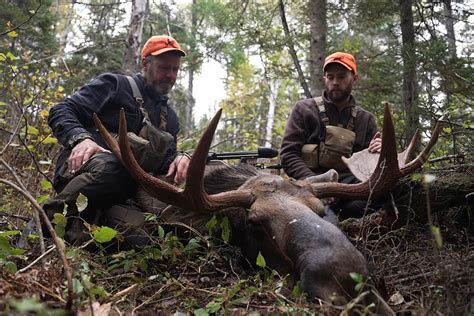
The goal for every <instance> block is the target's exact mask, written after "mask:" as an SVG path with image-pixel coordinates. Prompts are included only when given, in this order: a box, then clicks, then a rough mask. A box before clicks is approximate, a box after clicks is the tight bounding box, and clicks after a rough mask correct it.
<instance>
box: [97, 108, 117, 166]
mask: <svg viewBox="0 0 474 316" xmlns="http://www.w3.org/2000/svg"><path fill="white" fill-rule="evenodd" d="M92 118H93V119H94V124H95V127H96V128H97V129H98V130H99V133H100V135H101V136H102V138H103V139H104V140H105V142H106V143H107V146H109V148H110V150H112V152H113V153H114V155H115V157H117V158H118V159H119V160H120V161H122V155H121V154H120V148H119V145H118V143H117V141H116V140H115V138H113V137H112V135H110V133H109V131H108V130H107V129H106V128H105V127H104V125H102V122H101V121H100V119H99V117H98V116H97V114H96V113H93V114H92Z"/></svg>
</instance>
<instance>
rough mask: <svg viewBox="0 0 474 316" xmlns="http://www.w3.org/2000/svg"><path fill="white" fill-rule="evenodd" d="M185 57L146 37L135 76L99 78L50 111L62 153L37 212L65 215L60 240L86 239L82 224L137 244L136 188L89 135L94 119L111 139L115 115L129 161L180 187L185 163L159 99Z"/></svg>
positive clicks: (172, 119)
mask: <svg viewBox="0 0 474 316" xmlns="http://www.w3.org/2000/svg"><path fill="white" fill-rule="evenodd" d="M185 55H186V54H185V52H184V51H183V50H182V49H181V47H180V45H179V43H178V42H177V41H176V40H175V39H174V38H172V37H170V36H166V35H159V36H153V37H151V38H150V39H148V41H147V42H146V43H145V45H144V47H143V49H142V53H141V61H142V67H143V71H142V73H139V74H136V75H134V76H133V77H132V76H125V75H119V74H112V73H105V74H102V75H99V76H98V77H97V78H95V79H94V80H92V81H91V82H89V83H88V84H86V85H85V86H83V87H82V88H81V89H80V90H79V91H78V92H76V93H75V94H73V95H72V96H70V97H68V98H66V99H65V100H64V101H62V102H60V103H59V104H58V105H56V106H54V107H52V108H51V111H50V114H49V118H48V123H49V125H50V127H51V129H52V131H53V134H54V136H55V137H56V138H57V139H58V141H59V143H60V144H61V145H62V146H63V150H62V152H61V154H60V156H59V158H58V160H57V165H56V173H55V177H54V182H53V186H54V189H55V190H56V191H57V192H58V195H57V196H56V197H55V198H53V199H50V200H48V201H47V202H46V203H45V205H44V209H45V210H46V211H47V213H48V215H49V216H50V217H52V216H53V214H54V213H55V212H60V213H62V211H63V209H64V207H65V206H66V207H67V214H68V224H67V226H66V236H65V237H66V240H68V241H70V242H71V243H76V242H81V241H84V240H83V239H84V238H88V237H89V234H88V231H87V230H86V229H84V225H83V224H84V223H85V222H88V223H94V224H97V225H107V226H111V227H115V228H117V229H118V228H120V229H121V232H122V233H123V235H124V236H125V237H126V238H125V240H126V241H128V242H129V245H132V246H133V245H135V244H137V243H138V244H140V243H142V242H143V241H144V240H143V238H142V237H143V236H142V235H140V234H135V233H136V228H138V227H141V226H142V225H143V224H144V221H145V220H144V215H143V212H142V211H141V210H140V209H139V208H137V207H136V205H134V204H133V203H132V202H131V200H130V198H131V197H133V196H134V194H135V193H136V189H137V185H136V183H135V182H134V181H133V180H132V178H131V177H130V175H129V174H128V173H127V171H126V170H125V169H124V167H123V166H122V164H121V162H120V161H119V160H118V159H117V158H116V157H115V156H114V155H113V154H112V153H111V152H110V150H109V149H108V148H107V145H106V143H105V141H104V140H103V139H102V137H101V136H100V134H99V132H98V131H97V130H96V128H95V125H94V121H93V114H94V113H96V114H97V116H98V117H99V119H100V120H101V121H102V124H103V125H104V126H105V127H106V128H107V129H108V130H109V131H110V132H112V133H117V132H118V124H119V115H120V110H121V109H123V110H124V112H125V116H126V118H127V129H128V132H129V134H128V136H129V142H131V144H132V150H133V149H134V146H133V144H135V145H136V146H135V147H136V148H138V150H141V151H140V152H139V154H138V157H137V154H136V152H135V151H134V154H135V157H136V158H137V160H138V161H139V163H140V164H141V165H142V163H143V165H142V167H144V169H145V170H146V171H148V172H151V173H153V174H156V175H166V176H167V177H168V178H169V179H170V181H174V182H175V183H180V182H182V181H183V180H184V179H185V177H186V173H187V169H188V164H189V160H190V159H189V156H187V155H186V154H184V153H181V154H180V153H178V152H177V150H176V137H177V134H178V132H179V121H178V117H177V115H176V113H175V111H174V110H173V109H172V108H171V107H170V106H169V104H168V97H167V94H168V93H169V92H170V90H171V88H172V87H173V85H174V83H175V81H176V77H177V75H178V70H179V68H180V64H181V58H182V57H183V56H185ZM81 194H82V195H83V196H85V197H86V198H87V208H86V209H85V210H84V211H82V212H79V210H78V209H77V203H76V200H77V198H78V197H79V196H80V195H81Z"/></svg>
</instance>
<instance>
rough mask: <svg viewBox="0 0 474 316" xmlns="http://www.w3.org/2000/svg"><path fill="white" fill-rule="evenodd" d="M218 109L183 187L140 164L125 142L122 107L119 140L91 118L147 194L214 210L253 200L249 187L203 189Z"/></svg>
mask: <svg viewBox="0 0 474 316" xmlns="http://www.w3.org/2000/svg"><path fill="white" fill-rule="evenodd" d="M221 113H222V109H220V110H219V111H218V112H217V113H216V114H215V115H214V117H213V118H212V120H211V121H210V122H209V125H208V126H207V128H206V130H205V131H204V133H203V135H202V137H201V139H200V140H199V142H198V145H197V147H196V150H195V152H194V155H193V157H192V158H191V161H190V163H189V167H188V173H187V176H186V185H185V188H184V189H180V188H178V187H176V186H174V185H172V184H169V183H167V182H165V181H163V180H160V179H158V178H156V177H153V176H151V175H149V174H148V173H146V172H145V171H144V170H143V169H142V168H141V167H140V165H139V164H138V162H137V161H136V160H135V158H134V156H133V153H132V151H131V149H130V146H129V144H128V138H127V124H126V119H125V114H124V111H123V109H122V110H121V112H120V125H119V144H117V141H116V140H115V139H114V138H113V137H112V136H111V135H110V133H109V132H108V131H107V130H106V129H105V127H104V126H103V125H102V123H101V122H100V120H99V118H98V117H97V115H96V114H95V113H94V122H95V124H96V127H97V128H98V129H99V132H100V134H101V135H102V137H103V138H104V140H105V141H106V143H107V145H108V146H109V148H110V149H111V150H112V152H113V153H114V154H115V156H116V157H117V158H119V159H120V160H121V161H122V163H123V165H124V166H125V168H126V169H127V170H128V171H129V173H130V175H131V176H132V177H133V178H134V179H135V181H137V183H139V184H140V185H141V186H142V187H143V188H144V189H145V190H146V191H147V192H148V193H149V194H150V195H151V196H153V197H155V198H157V199H158V200H160V201H162V202H165V203H169V204H172V205H175V206H178V207H182V208H185V209H195V210H203V211H208V212H216V211H219V210H221V209H224V208H228V207H232V206H243V207H248V206H250V205H251V204H252V201H253V195H252V193H251V192H250V191H249V190H236V191H230V192H223V193H218V194H213V195H208V194H206V192H205V191H204V183H203V179H204V168H205V165H206V161H207V153H208V152H209V148H210V146H211V142H212V138H213V136H214V132H215V130H216V128H217V124H218V122H219V118H220V116H221Z"/></svg>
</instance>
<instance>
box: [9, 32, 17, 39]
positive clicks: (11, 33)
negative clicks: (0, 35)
mask: <svg viewBox="0 0 474 316" xmlns="http://www.w3.org/2000/svg"><path fill="white" fill-rule="evenodd" d="M7 35H8V36H9V37H11V38H15V37H17V36H18V33H17V32H16V31H11V32H8V33H7Z"/></svg>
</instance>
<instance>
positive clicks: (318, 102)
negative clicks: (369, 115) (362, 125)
mask: <svg viewBox="0 0 474 316" xmlns="http://www.w3.org/2000/svg"><path fill="white" fill-rule="evenodd" d="M313 99H314V102H316V107H317V108H318V110H319V114H320V115H321V120H322V121H323V124H324V126H328V125H329V118H328V115H327V114H326V106H325V105H324V101H323V98H322V97H316V98H313ZM356 117H357V108H356V107H355V106H353V107H352V108H351V117H350V118H349V122H347V126H346V127H345V128H346V129H348V130H350V131H352V130H353V129H354V120H355V118H356ZM338 126H339V127H343V126H342V125H338Z"/></svg>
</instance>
